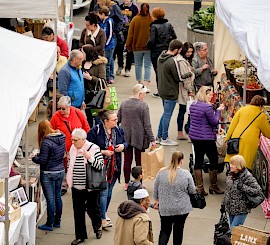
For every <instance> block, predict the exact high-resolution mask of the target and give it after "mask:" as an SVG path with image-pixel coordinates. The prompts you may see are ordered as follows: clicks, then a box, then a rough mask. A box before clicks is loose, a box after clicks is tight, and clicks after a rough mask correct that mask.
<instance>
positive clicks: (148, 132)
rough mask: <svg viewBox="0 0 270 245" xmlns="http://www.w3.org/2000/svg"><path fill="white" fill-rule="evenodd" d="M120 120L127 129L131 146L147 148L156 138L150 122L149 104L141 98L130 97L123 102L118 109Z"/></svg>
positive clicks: (126, 137)
mask: <svg viewBox="0 0 270 245" xmlns="http://www.w3.org/2000/svg"><path fill="white" fill-rule="evenodd" d="M118 122H119V123H121V127H122V128H123V129H124V131H125V139H126V141H127V142H128V144H129V145H130V146H133V147H135V148H137V149H139V150H141V149H147V148H148V147H149V143H150V142H153V141H154V140H155V137H154V135H153V132H152V127H151V123H150V114H149V107H148V105H147V104H146V103H145V102H144V101H142V100H139V99H136V98H129V99H127V100H125V101H123V102H122V104H121V106H120V109H119V111H118Z"/></svg>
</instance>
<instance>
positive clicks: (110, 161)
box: [103, 124, 118, 184]
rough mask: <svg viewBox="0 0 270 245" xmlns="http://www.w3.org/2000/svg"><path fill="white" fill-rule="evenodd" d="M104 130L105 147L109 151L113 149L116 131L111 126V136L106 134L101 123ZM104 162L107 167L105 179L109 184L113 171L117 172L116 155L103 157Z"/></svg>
mask: <svg viewBox="0 0 270 245" xmlns="http://www.w3.org/2000/svg"><path fill="white" fill-rule="evenodd" d="M103 127H104V131H105V149H106V150H109V151H114V148H115V146H116V133H115V128H112V129H111V131H112V134H111V136H110V135H109V134H108V132H107V130H106V128H105V125H104V124H103ZM104 164H105V165H106V167H107V181H108V182H109V183H110V184H111V183H112V180H113V176H114V172H118V167H117V163H116V156H115V153H114V154H113V155H112V156H111V157H109V156H105V157H104Z"/></svg>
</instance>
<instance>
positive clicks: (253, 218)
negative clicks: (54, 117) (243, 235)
mask: <svg viewBox="0 0 270 245" xmlns="http://www.w3.org/2000/svg"><path fill="white" fill-rule="evenodd" d="M154 81H155V79H154V73H152V83H151V84H150V86H149V88H150V89H151V92H152V91H153V92H155V91H156V85H155V82H154ZM135 84H136V81H135V71H134V66H132V71H131V77H129V78H125V77H124V76H116V78H115V87H116V89H117V93H118V98H119V101H120V102H121V101H123V100H124V99H126V98H128V97H129V96H130V94H131V88H132V87H133V86H134V85H135ZM145 101H146V102H147V103H148V104H149V107H150V113H151V122H152V127H153V132H154V134H155V135H156V133H157V128H158V123H159V119H160V116H161V113H162V104H161V100H160V99H156V98H153V97H152V96H151V95H150V94H149V95H147V96H146V98H145ZM177 113H178V106H177V107H176V108H175V111H174V114H173V117H172V120H171V124H170V129H169V137H170V138H171V139H173V140H176V137H177V125H176V117H177ZM38 118H39V120H40V119H42V118H44V107H43V106H42V105H41V106H40V113H39V117H38ZM37 124H38V123H33V124H31V125H30V127H29V130H30V132H31V133H30V135H31V139H30V141H31V142H33V144H34V145H36V140H35V139H36V135H37ZM178 142H179V145H178V146H175V147H165V164H166V165H167V164H169V162H170V158H171V154H172V152H174V151H175V150H181V151H183V152H184V154H185V163H184V166H183V167H184V168H186V169H188V162H189V154H190V153H191V143H188V142H187V141H178ZM204 178H205V187H206V189H208V186H209V180H208V176H207V175H206V174H205V175H204ZM122 179H123V178H122ZM218 180H219V185H220V187H221V188H222V189H224V188H225V180H226V176H225V174H224V173H222V174H220V175H219V177H218ZM123 183H124V181H123V180H122V183H121V184H119V183H116V185H115V188H114V190H113V196H112V201H111V204H110V207H109V211H108V215H109V217H110V218H111V219H112V223H113V224H115V221H116V219H117V207H118V205H119V204H120V203H121V202H122V201H124V200H126V192H125V191H124V190H123ZM145 185H146V187H147V190H148V191H149V193H150V196H152V194H153V185H154V181H149V182H145ZM222 198H223V195H209V196H207V197H206V202H207V206H206V207H205V208H204V209H203V210H198V209H194V210H193V211H192V212H191V213H190V214H189V216H188V219H187V221H186V225H185V231H184V241H183V244H184V245H195V244H196V245H198V244H199V245H207V244H213V234H214V225H215V223H217V222H218V220H219V217H220V213H219V207H220V203H221V200H222ZM63 203H64V208H63V217H62V224H61V225H62V227H61V228H60V229H57V228H55V229H54V231H53V232H44V231H41V230H39V229H37V231H36V244H37V245H48V244H50V245H64V244H70V243H71V242H72V241H73V240H74V239H75V235H74V222H73V209H72V199H71V192H70V190H69V191H68V193H67V194H66V195H65V196H64V197H63ZM149 216H150V218H151V220H152V222H153V231H154V239H155V243H157V241H158V235H159V229H160V219H159V214H158V211H156V210H154V209H151V210H150V213H149ZM45 220H46V215H44V217H43V218H42V219H41V221H40V222H39V224H43V223H44V222H45ZM245 225H247V226H250V227H254V228H257V229H261V230H269V229H270V224H269V222H268V220H267V219H265V218H264V215H263V212H262V209H261V207H258V208H257V209H256V210H253V211H252V212H251V214H250V215H249V216H248V218H247V220H246V223H245ZM87 228H88V235H89V238H88V240H86V241H85V244H91V245H95V244H99V245H100V244H106V245H109V244H113V236H114V229H115V228H114V227H113V228H111V229H108V230H106V231H104V232H103V236H102V238H101V239H100V240H97V239H96V238H95V234H94V233H93V231H92V227H91V222H90V219H89V218H87ZM169 244H172V240H170V242H169Z"/></svg>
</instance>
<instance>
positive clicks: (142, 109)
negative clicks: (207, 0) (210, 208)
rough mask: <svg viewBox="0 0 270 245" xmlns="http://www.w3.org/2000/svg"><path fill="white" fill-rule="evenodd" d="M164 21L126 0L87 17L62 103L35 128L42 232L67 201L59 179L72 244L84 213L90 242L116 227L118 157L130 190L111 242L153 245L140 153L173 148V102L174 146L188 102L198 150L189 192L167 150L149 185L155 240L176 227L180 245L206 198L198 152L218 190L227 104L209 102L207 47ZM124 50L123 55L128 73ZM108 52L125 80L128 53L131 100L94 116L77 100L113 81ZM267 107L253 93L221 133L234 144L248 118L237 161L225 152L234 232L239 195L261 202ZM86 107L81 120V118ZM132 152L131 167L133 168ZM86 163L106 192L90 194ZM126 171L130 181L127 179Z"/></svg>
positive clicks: (65, 69)
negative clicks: (196, 204)
mask: <svg viewBox="0 0 270 245" xmlns="http://www.w3.org/2000/svg"><path fill="white" fill-rule="evenodd" d="M164 17H165V11H164V10H163V9H162V8H154V9H153V10H152V13H151V14H150V7H149V4H148V3H142V4H141V6H140V10H139V8H138V7H137V6H136V4H135V3H134V2H131V1H130V0H125V1H124V2H123V3H122V4H121V5H120V6H119V5H118V4H117V3H116V2H114V1H111V0H98V1H97V3H96V5H95V6H94V7H93V12H90V13H89V14H88V15H87V16H86V17H85V25H86V28H85V29H84V30H83V31H82V33H81V38H80V42H79V44H80V45H79V46H80V48H81V49H80V50H72V51H71V52H70V53H69V54H68V57H69V60H68V62H67V63H66V64H65V65H63V66H62V68H61V69H59V76H58V88H59V92H60V93H61V95H63V96H62V97H61V98H60V99H59V101H58V103H57V106H58V110H57V112H55V113H54V114H53V115H52V117H51V120H50V122H49V121H46V120H44V121H41V122H40V124H39V129H38V142H39V147H40V153H39V155H38V156H34V157H33V161H34V162H36V163H38V164H40V166H41V168H40V169H41V174H40V176H41V185H42V188H43V191H44V195H45V197H46V200H47V206H48V208H47V209H48V210H47V221H46V223H45V224H44V225H40V226H39V227H38V228H39V229H42V230H47V231H52V230H53V228H54V227H58V228H59V227H60V226H61V216H62V200H61V184H62V194H65V193H66V192H67V187H65V179H66V182H67V184H68V187H70V188H71V194H72V203H73V214H74V226H75V240H74V241H73V242H72V244H73V245H74V244H80V243H82V242H84V240H85V239H87V237H88V236H87V229H86V220H85V212H87V214H88V216H89V217H90V219H91V221H92V226H93V231H94V233H95V235H96V238H97V239H100V238H101V236H102V229H107V228H110V227H112V226H113V221H112V220H111V219H110V218H109V217H108V216H107V211H108V208H109V205H110V201H111V198H112V195H113V189H114V186H115V183H116V182H117V180H119V183H120V177H121V170H122V155H124V164H123V170H124V179H125V183H124V190H127V197H128V199H129V200H128V201H124V202H122V203H121V204H120V206H119V207H118V216H119V217H118V218H117V221H116V223H115V226H116V229H115V235H114V243H115V244H116V245H121V244H154V240H153V233H152V223H151V221H150V218H149V216H148V214H147V212H148V208H149V207H150V196H149V193H148V191H147V190H146V189H145V186H144V185H143V184H142V179H143V169H142V167H141V154H142V153H143V152H144V151H145V150H146V149H148V148H149V147H150V146H152V147H155V146H156V144H161V145H164V146H176V145H178V142H176V141H174V140H173V139H170V138H169V135H168V131H169V125H170V120H171V117H172V114H173V111H174V108H175V105H176V103H179V113H178V117H177V126H178V135H177V140H187V139H188V138H187V137H186V135H185V134H184V130H183V123H184V117H185V112H186V107H187V102H188V100H190V97H192V98H193V100H194V102H193V103H192V104H191V106H190V119H188V124H189V125H190V128H189V138H190V139H191V142H192V144H193V146H194V152H195V165H194V175H195V183H196V187H195V183H194V180H193V178H192V176H191V174H190V172H189V171H187V170H185V169H183V168H182V167H181V166H182V164H183V160H184V155H183V153H182V152H181V151H178V150H177V151H174V152H173V153H172V159H171V163H170V164H168V166H167V167H165V168H162V169H161V170H160V171H159V173H158V174H157V176H156V180H155V183H154V194H153V199H154V204H153V205H151V206H152V207H153V208H154V209H158V210H159V215H160V222H161V228H160V234H159V242H158V243H159V244H160V245H163V244H168V242H169V239H170V235H171V232H172V230H173V243H174V244H182V240H183V232H184V225H185V221H186V219H187V217H188V215H189V213H190V212H191V211H192V205H191V202H190V197H189V195H192V194H195V193H196V192H197V193H199V194H202V195H204V196H206V195H208V193H207V192H206V191H205V188H204V185H203V174H202V168H203V162H204V155H206V156H207V157H208V158H209V163H210V164H209V179H210V186H209V192H210V194H213V193H215V194H223V193H224V191H223V190H221V189H220V188H219V187H218V185H217V168H218V153H217V147H216V131H217V130H216V129H217V125H218V123H219V120H220V116H221V111H222V110H223V109H224V105H223V104H221V105H220V106H219V107H217V108H213V106H212V104H211V99H212V96H213V88H214V81H213V80H214V76H215V75H216V74H217V72H216V70H215V68H214V66H213V62H212V61H211V59H210V58H209V57H208V52H207V50H208V48H207V44H206V43H203V42H197V43H195V44H194V46H193V45H192V44H191V43H189V42H186V43H184V44H183V43H182V42H181V41H179V40H177V39H176V37H177V35H176V33H175V31H174V28H173V26H172V25H171V23H169V21H168V20H167V19H165V18H164ZM45 28H47V29H45ZM45 28H44V30H43V32H42V33H43V39H44V40H48V41H52V38H53V35H54V34H53V32H51V30H50V29H48V27H45ZM57 40H58V42H59V45H58V44H57V45H58V46H59V54H60V53H62V51H61V46H62V45H64V44H63V42H61V40H60V39H59V38H58V39H57ZM125 45H126V50H124V47H125ZM124 51H126V52H127V55H126V64H125V67H124V62H123V53H124ZM113 54H115V56H117V57H118V69H117V71H116V74H117V75H120V74H121V71H122V69H125V74H124V75H125V76H126V77H129V76H130V69H131V64H132V60H133V55H134V61H135V75H136V82H137V84H136V85H135V86H134V87H133V89H132V96H131V97H130V98H127V99H126V100H124V101H123V102H122V103H121V105H120V107H119V110H118V111H112V110H107V109H102V110H100V111H99V113H98V116H95V117H93V116H92V111H91V109H90V108H87V104H85V101H84V100H85V90H88V91H91V90H94V89H96V87H97V84H98V83H99V81H100V80H106V81H107V84H110V83H114V61H113ZM59 57H60V56H59V55H58V59H59ZM151 65H153V67H154V70H155V73H156V82H157V90H158V93H155V94H154V96H155V97H159V98H161V100H160V102H161V103H162V106H163V113H162V116H161V118H160V121H159V127H158V132H157V137H156V139H155V137H154V134H153V131H152V126H151V120H150V112H149V107H148V105H147V103H146V102H145V101H144V98H145V96H146V94H147V93H149V88H148V86H149V83H150V77H151V73H150V70H151ZM143 66H144V70H145V71H144V76H143V75H142V74H143V73H142V68H143ZM161 103H160V104H161ZM264 104H265V101H264V99H263V98H262V97H260V96H255V97H254V98H253V99H252V101H251V104H250V105H249V106H246V107H244V108H241V109H240V110H239V111H238V112H237V113H236V114H235V117H234V118H233V121H232V123H231V125H230V128H229V130H228V134H227V138H226V140H228V139H229V138H230V137H232V138H236V137H239V135H240V134H241V132H242V131H243V130H244V129H245V128H246V127H247V126H248V125H249V123H250V122H251V121H252V120H253V119H255V120H254V122H252V124H251V125H250V126H249V127H248V129H247V130H246V131H245V133H244V134H243V136H241V139H242V140H241V141H240V148H239V154H240V155H236V156H232V155H229V154H227V156H226V159H225V161H228V162H230V175H229V176H228V179H227V183H226V191H225V196H224V199H223V202H222V205H224V208H225V210H226V211H227V212H228V214H229V217H230V226H231V228H232V227H233V226H237V225H239V224H243V223H244V221H245V218H246V217H247V214H248V213H249V212H250V208H248V206H247V204H246V200H245V198H244V195H245V193H246V192H250V193H252V194H254V195H258V194H259V192H260V191H261V189H260V187H259V185H258V183H257V182H256V180H255V179H254V177H253V176H252V174H251V173H250V172H249V171H251V170H252V168H253V162H254V158H255V154H256V151H257V148H258V140H259V135H260V133H262V134H263V135H265V136H266V137H270V126H269V124H268V121H267V119H266V117H265V115H264V114H263V113H261V110H262V107H263V106H264ZM84 109H85V113H86V115H84V113H83V112H82V110H84ZM89 125H90V126H91V129H90V126H89ZM122 153H123V154H122ZM133 154H134V156H135V157H134V158H135V162H136V167H134V168H132V162H133ZM241 155H242V156H241ZM89 166H91V167H92V168H93V169H95V171H101V170H102V169H103V168H105V169H104V170H106V188H104V189H100V190H90V189H88V187H87V168H88V167H89ZM65 171H67V175H66V178H64V172H65ZM131 174H132V176H133V178H134V179H133V180H130V175H131Z"/></svg>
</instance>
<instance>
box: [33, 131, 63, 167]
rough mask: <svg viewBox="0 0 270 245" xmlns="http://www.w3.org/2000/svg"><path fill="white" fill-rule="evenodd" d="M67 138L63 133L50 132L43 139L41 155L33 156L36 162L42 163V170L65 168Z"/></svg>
mask: <svg viewBox="0 0 270 245" xmlns="http://www.w3.org/2000/svg"><path fill="white" fill-rule="evenodd" d="M65 140H66V136H65V135H64V134H62V133H61V134H49V135H47V136H46V137H45V138H44V140H42V142H41V145H40V153H39V155H38V156H35V157H33V158H32V161H33V162H34V163H37V164H40V171H61V170H64V156H65V152H66V144H65Z"/></svg>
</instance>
